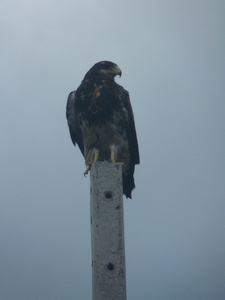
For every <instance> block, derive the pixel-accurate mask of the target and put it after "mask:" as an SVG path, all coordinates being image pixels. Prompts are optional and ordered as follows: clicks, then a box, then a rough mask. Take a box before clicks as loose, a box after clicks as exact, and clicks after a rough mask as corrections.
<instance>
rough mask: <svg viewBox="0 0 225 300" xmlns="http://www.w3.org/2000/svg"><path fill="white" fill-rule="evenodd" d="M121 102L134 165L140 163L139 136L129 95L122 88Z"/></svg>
mask: <svg viewBox="0 0 225 300" xmlns="http://www.w3.org/2000/svg"><path fill="white" fill-rule="evenodd" d="M121 89H122V90H121V94H120V97H121V101H122V105H123V113H124V115H125V120H126V127H127V128H126V129H127V135H128V141H129V146H130V156H131V163H133V164H134V165H136V164H139V163H140V157H139V149H138V141H137V134H136V129H135V122H134V114H133V110H132V106H131V103H130V98H129V93H128V92H127V91H126V90H125V89H124V88H123V87H121Z"/></svg>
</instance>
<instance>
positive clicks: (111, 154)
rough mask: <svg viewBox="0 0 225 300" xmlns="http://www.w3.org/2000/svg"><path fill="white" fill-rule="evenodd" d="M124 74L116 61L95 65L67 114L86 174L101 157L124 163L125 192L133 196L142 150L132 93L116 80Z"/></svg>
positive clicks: (72, 98)
mask: <svg viewBox="0 0 225 300" xmlns="http://www.w3.org/2000/svg"><path fill="white" fill-rule="evenodd" d="M121 74H122V72H121V70H120V68H119V67H118V66H117V65H116V64H114V63H112V62H109V61H101V62H99V63H97V64H95V65H94V66H93V67H92V68H91V69H90V70H89V71H88V72H87V73H86V75H85V77H84V79H83V80H82V82H81V84H80V86H79V87H78V89H77V90H76V91H73V92H71V93H70V94H69V96H68V100H67V107H66V117H67V121H68V125H69V130H70V136H71V139H72V141H73V143H74V145H76V144H78V146H79V148H80V150H81V152H82V154H83V156H84V158H85V163H86V165H87V170H86V171H85V174H87V173H88V170H89V169H90V167H91V164H92V163H93V162H95V161H97V160H101V161H104V160H106V161H112V162H119V163H122V166H123V167H122V169H123V193H124V194H125V195H126V197H129V198H131V192H132V190H133V189H134V187H135V184H134V177H133V174H134V168H135V165H136V164H139V151H138V142H137V136H136V130H135V124H134V116H133V111H132V107H131V104H130V99H129V94H128V92H127V91H126V90H125V89H124V88H123V87H122V86H120V85H119V84H117V83H116V82H115V81H114V77H115V76H116V75H120V76H121Z"/></svg>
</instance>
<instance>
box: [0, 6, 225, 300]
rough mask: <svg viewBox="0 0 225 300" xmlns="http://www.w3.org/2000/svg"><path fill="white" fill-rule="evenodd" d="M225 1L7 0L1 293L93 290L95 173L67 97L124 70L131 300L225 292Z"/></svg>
mask: <svg viewBox="0 0 225 300" xmlns="http://www.w3.org/2000/svg"><path fill="white" fill-rule="evenodd" d="M224 14H225V2H224V1H219V0H217V1H212V0H211V1H208V0H205V1H203V0H200V1H196V0H195V1H194V0H190V1H178V0H174V1H165V0H164V1H158V0H157V1H156V0H155V1H147V0H145V1H144V0H139V1H134V0H133V1H118V0H114V1H99V0H97V1H85V0H82V1H71V0H64V1H52V0H45V1H43V0H39V1H25V0H11V1H6V0H3V2H2V3H1V10H0V20H1V21H0V22H1V23H0V30H1V55H0V61H1V68H0V78H1V89H0V96H1V109H0V122H1V124H0V131H1V132H0V134H1V137H2V141H3V142H2V145H1V181H0V184H1V186H0V190H1V202H0V205H1V209H0V244H1V250H0V260H1V267H0V285H1V287H0V299H2V300H18V299H20V300H31V299H32V300H62V299H67V300H70V299H71V300H72V299H91V248H90V203H89V178H84V176H83V172H84V169H85V166H84V161H83V157H82V155H81V153H80V151H79V149H78V148H75V147H74V146H73V145H72V142H71V140H70V137H69V132H68V128H67V124H66V119H65V105H66V99H67V96H68V94H69V92H70V91H71V90H74V89H76V88H77V87H78V85H79V84H80V81H81V80H82V79H83V76H84V74H85V73H86V72H87V71H88V69H89V68H90V67H91V66H92V65H93V64H94V63H96V62H98V61H100V60H111V61H113V62H115V63H117V64H118V65H119V66H120V68H121V69H122V71H123V76H122V77H121V78H117V79H116V80H117V82H118V83H119V84H121V85H123V86H124V88H126V89H127V90H128V91H129V92H130V97H131V102H132V106H133V110H134V115H135V120H136V128H137V134H138V140H139V148H140V155H141V165H140V166H138V167H137V168H136V172H135V181H136V189H135V190H134V192H133V199H132V200H126V199H124V204H125V207H124V210H125V211H124V213H125V240H126V270H127V293H128V299H129V300H137V299H141V300H149V299H153V300H180V299H182V300H193V299H194V300H201V299H204V300H215V299H216V300H222V299H224V297H225V285H224V282H225V255H224V253H225V238H224V235H225V234H224V231H225V216H224V214H225V136H224V133H225V117H224V114H225V99H224V94H225V85H224V80H225V64H224V53H225V36H224V32H225V18H224Z"/></svg>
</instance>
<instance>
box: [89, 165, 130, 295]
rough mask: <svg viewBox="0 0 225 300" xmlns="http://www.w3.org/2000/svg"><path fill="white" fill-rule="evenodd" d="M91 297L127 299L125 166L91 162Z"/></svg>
mask: <svg viewBox="0 0 225 300" xmlns="http://www.w3.org/2000/svg"><path fill="white" fill-rule="evenodd" d="M90 176H91V198H90V201H91V247H92V299H93V300H115V299H118V300H126V299H127V297H126V272H125V247H124V220H123V189H122V166H121V164H116V163H109V162H96V163H94V164H92V166H91V175H90Z"/></svg>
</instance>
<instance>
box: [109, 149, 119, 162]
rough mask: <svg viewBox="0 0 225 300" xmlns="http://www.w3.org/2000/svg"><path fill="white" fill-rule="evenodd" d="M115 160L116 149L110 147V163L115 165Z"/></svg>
mask: <svg viewBox="0 0 225 300" xmlns="http://www.w3.org/2000/svg"><path fill="white" fill-rule="evenodd" d="M116 159H117V147H116V146H115V145H111V146H110V161H111V162H112V163H115V162H116Z"/></svg>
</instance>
